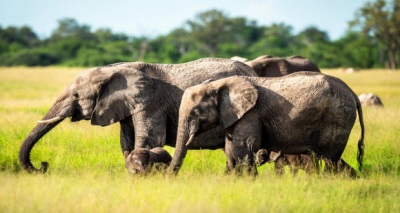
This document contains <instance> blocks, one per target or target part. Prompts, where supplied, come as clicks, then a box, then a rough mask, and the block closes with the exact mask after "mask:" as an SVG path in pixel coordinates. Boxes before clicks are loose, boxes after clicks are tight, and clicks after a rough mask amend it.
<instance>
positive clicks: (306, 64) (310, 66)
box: [245, 55, 321, 77]
mask: <svg viewBox="0 0 400 213" xmlns="http://www.w3.org/2000/svg"><path fill="white" fill-rule="evenodd" d="M245 63H246V64H247V65H249V66H250V67H251V68H252V69H253V70H254V71H255V72H256V73H257V75H258V76H260V77H280V76H284V75H288V74H291V73H294V72H299V71H311V72H321V71H320V70H319V68H318V67H317V65H315V64H314V63H313V62H311V61H310V60H308V59H306V58H303V57H301V56H291V57H287V58H281V57H273V56H268V55H263V56H260V57H258V58H256V59H254V60H252V61H246V62H245Z"/></svg>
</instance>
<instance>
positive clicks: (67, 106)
mask: <svg viewBox="0 0 400 213" xmlns="http://www.w3.org/2000/svg"><path fill="white" fill-rule="evenodd" d="M233 75H247V76H256V74H255V72H254V71H253V70H252V69H251V68H250V67H248V66H247V65H245V64H243V63H241V62H237V61H232V60H229V59H215V58H205V59H199V60H196V61H192V62H188V63H183V64H148V63H141V62H133V63H118V64H113V65H109V66H106V67H97V68H92V69H89V70H86V71H83V72H82V73H80V74H79V75H78V76H77V77H76V79H75V80H74V81H73V82H72V83H71V84H70V85H69V86H68V87H67V88H66V89H65V91H64V92H63V93H62V94H61V95H60V96H59V98H58V99H57V100H56V102H55V103H54V105H53V106H52V107H51V108H50V109H49V111H48V112H47V113H46V114H45V115H44V117H43V118H42V120H41V121H39V123H38V124H37V126H36V127H35V128H34V129H33V130H32V131H31V133H30V134H29V135H28V136H27V137H26V139H25V140H24V142H23V144H22V145H21V148H20V151H19V160H20V163H21V166H22V167H23V168H24V169H25V170H26V171H28V172H37V171H39V172H43V173H44V172H46V170H47V168H48V163H47V162H42V166H41V168H40V169H37V168H35V167H34V166H33V165H32V163H31V160H30V152H31V150H32V148H33V146H34V145H35V144H36V142H37V141H38V140H39V139H41V138H42V137H43V136H44V135H45V134H46V133H47V132H49V131H50V130H51V129H53V128H54V127H55V126H57V124H59V123H60V122H61V121H62V120H64V119H65V118H67V117H70V118H71V121H72V122H76V121H80V120H91V124H92V125H100V126H107V125H110V124H113V123H116V122H119V123H120V125H121V131H120V143H121V149H122V152H123V154H124V156H125V158H126V157H127V156H128V154H129V153H130V152H131V151H132V150H133V149H134V148H154V147H162V146H164V145H170V146H175V141H176V131H177V125H178V110H179V104H180V101H181V98H182V95H183V90H184V89H186V88H188V87H190V86H193V85H196V84H200V83H202V82H204V81H205V80H207V79H220V78H224V77H228V76H233ZM166 141H169V142H170V143H166ZM223 146H224V132H223V128H222V127H219V126H216V127H215V128H212V129H210V130H209V131H207V132H204V134H200V135H198V137H196V139H195V141H194V142H193V143H192V144H191V146H189V147H188V148H189V149H217V148H221V147H223Z"/></svg>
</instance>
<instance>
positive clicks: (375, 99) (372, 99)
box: [358, 93, 383, 107]
mask: <svg viewBox="0 0 400 213" xmlns="http://www.w3.org/2000/svg"><path fill="white" fill-rule="evenodd" d="M358 99H360V102H361V105H362V106H373V107H383V103H382V101H381V99H380V98H379V96H377V95H376V94H374V93H362V94H361V95H359V96H358Z"/></svg>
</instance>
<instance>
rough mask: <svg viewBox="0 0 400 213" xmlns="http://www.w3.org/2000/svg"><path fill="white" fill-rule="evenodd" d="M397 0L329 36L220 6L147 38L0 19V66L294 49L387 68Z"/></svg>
mask: <svg viewBox="0 0 400 213" xmlns="http://www.w3.org/2000/svg"><path fill="white" fill-rule="evenodd" d="M398 26H400V0H394V1H389V2H388V1H385V0H376V2H368V3H366V4H365V5H364V6H363V7H362V8H361V9H360V10H359V11H357V12H356V15H355V18H354V20H352V21H350V22H349V29H348V31H347V32H346V33H345V34H344V35H343V36H342V37H341V38H339V39H337V40H331V39H330V38H329V36H328V34H327V32H325V31H323V30H320V29H318V28H317V27H315V26H310V27H307V28H306V29H304V30H303V31H301V32H299V33H297V34H294V33H293V27H292V26H290V25H287V24H285V23H274V24H271V25H269V26H260V25H258V24H257V22H255V21H253V20H249V19H247V18H245V17H230V16H228V15H226V14H225V13H224V12H223V11H220V10H208V11H205V12H202V13H199V14H197V15H196V16H195V17H194V18H193V19H192V20H188V21H186V22H185V24H183V25H182V26H181V27H178V28H176V29H173V30H172V31H171V32H169V33H168V34H166V35H161V36H158V37H155V38H149V37H143V36H142V37H137V36H129V35H126V34H123V33H114V32H112V31H111V30H110V29H108V28H100V29H96V30H91V27H90V26H88V25H85V24H80V23H78V22H77V21H76V20H75V19H72V18H65V19H62V20H60V21H59V22H58V27H57V28H56V29H55V30H54V31H53V33H52V34H51V35H50V36H49V37H48V38H44V39H40V38H39V37H38V36H37V34H36V33H35V32H33V30H32V29H31V28H30V27H28V26H23V27H13V26H10V27H6V28H3V27H1V26H0V66H21V65H22V66H48V65H62V66H85V67H91V66H102V65H106V64H111V63H116V62H121V61H145V62H152V63H182V62H187V61H191V60H195V59H198V58H202V57H221V58H231V57H233V56H240V57H245V58H248V59H254V58H256V57H258V56H260V55H272V56H281V57H286V56H292V55H300V56H303V57H306V58H309V59H311V60H312V61H313V62H315V63H316V64H317V65H318V66H319V67H322V68H334V67H355V68H383V67H386V68H391V69H395V68H396V66H397V64H398V60H399V52H400V50H399V48H400V28H399V27H398Z"/></svg>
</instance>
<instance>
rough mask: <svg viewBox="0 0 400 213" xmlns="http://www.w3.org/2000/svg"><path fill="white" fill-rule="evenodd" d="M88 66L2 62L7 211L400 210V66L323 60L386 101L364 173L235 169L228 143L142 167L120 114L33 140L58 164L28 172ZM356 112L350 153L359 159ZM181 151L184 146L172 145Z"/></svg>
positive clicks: (0, 195)
mask: <svg viewBox="0 0 400 213" xmlns="http://www.w3.org/2000/svg"><path fill="white" fill-rule="evenodd" d="M79 70H82V69H66V68H54V67H52V68H34V69H32V68H0V182H1V183H3V184H2V187H0V212H400V205H399V203H398V202H397V199H398V198H399V197H400V181H399V172H400V157H399V156H400V141H399V138H400V122H399V118H400V116H399V115H400V72H397V71H396V72H387V71H384V70H374V71H360V72H356V73H353V74H346V73H341V72H337V71H335V70H323V72H325V73H328V74H330V75H334V76H338V77H339V78H341V79H343V80H344V81H345V82H346V83H348V84H349V85H350V87H351V88H353V90H354V91H355V92H356V93H357V94H360V93H369V92H373V93H376V94H377V95H379V97H381V99H382V101H383V103H384V105H385V107H384V108H367V107H365V108H364V109H363V111H364V122H365V126H366V136H365V145H366V149H365V156H364V164H365V167H364V168H365V169H364V170H363V172H362V173H361V174H360V175H361V177H360V178H358V179H349V178H346V177H341V176H331V175H326V174H324V175H312V176H309V175H307V174H305V173H304V172H300V174H299V175H298V176H296V177H293V176H292V175H290V174H285V175H284V176H282V177H280V176H276V175H275V174H274V172H273V165H271V164H268V165H265V166H262V167H260V168H259V175H258V176H257V177H256V178H252V177H235V176H230V175H225V173H224V170H225V156H224V154H223V152H222V151H221V150H214V151H210V150H200V151H189V152H188V154H187V157H186V159H185V162H184V164H183V167H182V169H181V171H180V172H179V174H178V176H164V175H162V174H152V175H148V176H146V177H133V176H131V175H129V174H128V173H127V171H126V169H125V168H124V161H123V156H122V153H121V149H120V145H119V124H115V125H111V126H108V127H96V126H91V125H90V123H89V122H87V121H82V122H78V123H71V122H69V121H68V120H66V121H64V122H63V123H61V124H60V125H58V126H57V127H56V128H55V129H53V130H52V131H51V132H50V133H48V134H47V135H46V136H45V137H43V138H42V139H41V140H40V141H39V142H38V143H37V144H36V146H35V147H34V148H33V150H32V153H31V160H32V162H33V164H34V165H35V166H36V167H39V165H40V162H41V161H48V162H49V164H50V167H49V170H48V173H46V174H44V175H42V174H33V175H32V174H27V173H26V172H25V171H22V170H21V168H20V166H19V163H18V150H19V147H20V145H21V143H22V141H23V140H24V138H25V137H26V136H27V135H28V134H29V132H30V131H31V130H32V128H33V127H34V126H35V125H36V121H37V120H39V119H41V117H42V116H43V115H44V113H45V112H46V111H47V109H48V108H49V107H50V106H51V104H52V103H53V102H54V101H55V99H56V98H57V97H58V95H59V94H60V93H61V91H62V90H63V89H64V88H65V87H66V86H67V85H68V84H69V83H70V82H71V81H72V79H73V78H74V77H75V76H76V74H77V72H78V71H79ZM359 138H360V126H359V123H358V121H357V122H356V124H355V126H354V128H353V131H352V134H351V136H350V139H349V142H348V145H347V147H346V150H345V153H344V154H343V159H344V160H345V161H346V162H348V163H349V164H351V165H352V166H354V167H356V166H357V160H356V153H357V142H358V139H359ZM166 148H167V150H168V151H169V152H170V153H171V154H173V151H174V149H173V148H171V147H166Z"/></svg>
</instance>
